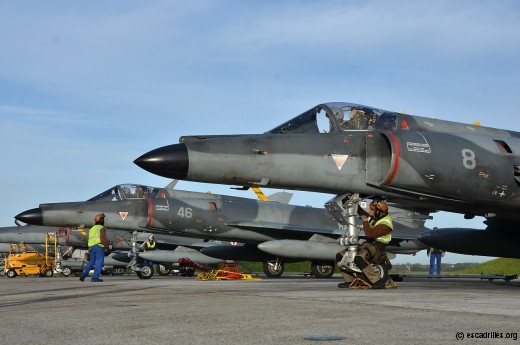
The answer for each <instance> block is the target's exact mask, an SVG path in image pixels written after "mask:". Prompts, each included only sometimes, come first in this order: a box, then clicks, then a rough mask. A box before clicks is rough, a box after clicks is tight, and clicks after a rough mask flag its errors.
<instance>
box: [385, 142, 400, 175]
mask: <svg viewBox="0 0 520 345" xmlns="http://www.w3.org/2000/svg"><path fill="white" fill-rule="evenodd" d="M388 135H390V138H391V139H392V144H393V146H394V152H393V156H394V168H393V169H392V174H391V175H390V177H389V178H388V180H386V183H389V184H390V183H392V181H393V180H394V177H395V175H396V174H397V169H398V168H399V144H398V143H397V137H396V136H395V134H394V133H392V132H388Z"/></svg>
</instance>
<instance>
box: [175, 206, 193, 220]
mask: <svg viewBox="0 0 520 345" xmlns="http://www.w3.org/2000/svg"><path fill="white" fill-rule="evenodd" d="M192 211H193V210H192V209H191V207H179V212H177V215H178V216H179V217H181V218H191V217H192V216H193V213H192Z"/></svg>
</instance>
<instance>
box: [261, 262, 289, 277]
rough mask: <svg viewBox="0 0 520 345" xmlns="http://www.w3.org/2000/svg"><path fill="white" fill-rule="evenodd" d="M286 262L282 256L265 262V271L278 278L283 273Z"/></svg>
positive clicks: (268, 274)
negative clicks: (284, 262)
mask: <svg viewBox="0 0 520 345" xmlns="http://www.w3.org/2000/svg"><path fill="white" fill-rule="evenodd" d="M283 271H284V264H283V262H282V260H281V259H280V258H277V259H276V260H269V261H266V262H264V273H265V275H266V276H268V277H270V278H278V277H280V276H281V275H282V274H283Z"/></svg>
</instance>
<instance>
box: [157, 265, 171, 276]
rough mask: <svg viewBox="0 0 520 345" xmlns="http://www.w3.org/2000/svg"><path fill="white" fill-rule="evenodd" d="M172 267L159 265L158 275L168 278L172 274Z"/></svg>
mask: <svg viewBox="0 0 520 345" xmlns="http://www.w3.org/2000/svg"><path fill="white" fill-rule="evenodd" d="M170 271H171V267H169V266H166V265H163V264H157V274H159V275H160V276H167V275H169V274H170Z"/></svg>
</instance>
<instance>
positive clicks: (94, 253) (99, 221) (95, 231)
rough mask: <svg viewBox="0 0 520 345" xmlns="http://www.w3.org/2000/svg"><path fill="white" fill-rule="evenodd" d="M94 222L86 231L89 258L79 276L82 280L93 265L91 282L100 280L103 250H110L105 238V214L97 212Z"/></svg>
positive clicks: (103, 256) (103, 257) (103, 260)
mask: <svg viewBox="0 0 520 345" xmlns="http://www.w3.org/2000/svg"><path fill="white" fill-rule="evenodd" d="M94 221H95V222H96V224H95V225H94V226H93V227H92V228H90V230H89V232H88V248H89V253H90V260H89V262H88V264H87V267H85V269H84V270H83V272H82V273H81V277H79V280H81V281H84V280H85V278H86V277H87V276H88V272H89V271H90V270H91V269H92V267H94V265H95V269H94V275H93V276H92V282H102V281H103V279H100V278H99V276H100V275H101V269H102V268H103V264H104V262H105V250H107V251H109V250H110V245H109V243H108V240H107V236H106V230H105V215H104V214H102V213H101V214H98V215H96V217H95V218H94Z"/></svg>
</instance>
